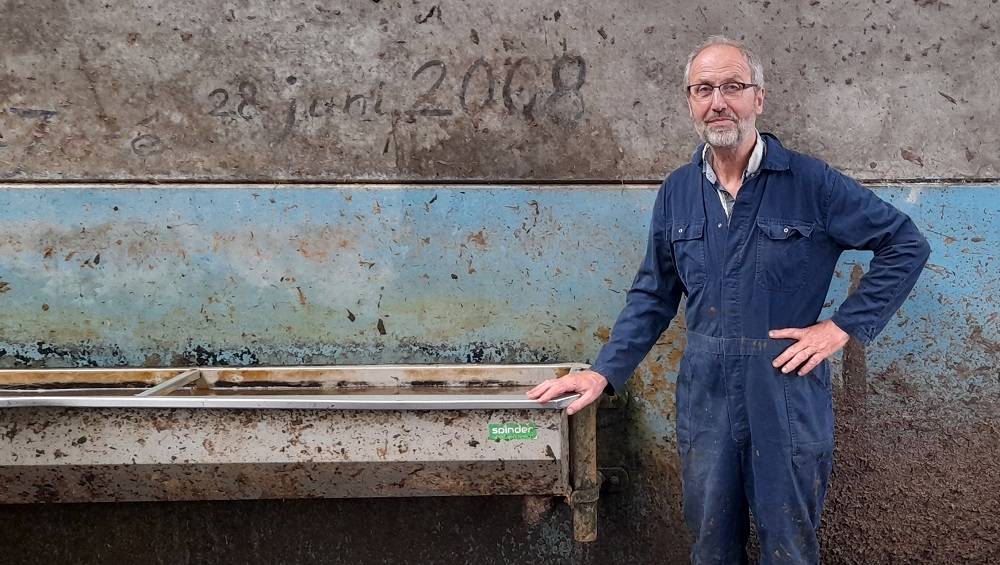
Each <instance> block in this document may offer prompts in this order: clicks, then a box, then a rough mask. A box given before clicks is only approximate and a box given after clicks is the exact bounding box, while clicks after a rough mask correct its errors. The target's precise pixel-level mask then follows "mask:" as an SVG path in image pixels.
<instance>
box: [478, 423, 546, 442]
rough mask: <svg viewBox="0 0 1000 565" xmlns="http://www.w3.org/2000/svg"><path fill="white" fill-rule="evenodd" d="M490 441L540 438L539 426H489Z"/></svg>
mask: <svg viewBox="0 0 1000 565" xmlns="http://www.w3.org/2000/svg"><path fill="white" fill-rule="evenodd" d="M486 429H487V431H488V432H489V436H490V440H498V439H535V438H536V437H538V424H490V425H489V426H487V428H486Z"/></svg>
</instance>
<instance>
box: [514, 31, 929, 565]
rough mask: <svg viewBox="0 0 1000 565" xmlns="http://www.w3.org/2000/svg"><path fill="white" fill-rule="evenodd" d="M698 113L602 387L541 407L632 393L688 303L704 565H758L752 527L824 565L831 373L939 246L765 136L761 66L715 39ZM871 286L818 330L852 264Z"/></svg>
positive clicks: (583, 387) (785, 555) (543, 393)
mask: <svg viewBox="0 0 1000 565" xmlns="http://www.w3.org/2000/svg"><path fill="white" fill-rule="evenodd" d="M685 81H686V82H685V84H686V87H685V88H686V91H685V92H686V96H687V103H688V107H689V109H690V112H691V118H692V119H693V120H694V125H695V129H696V130H697V132H698V134H699V136H700V137H701V138H702V140H703V141H705V143H704V144H703V145H702V146H701V147H699V148H698V150H697V151H696V152H695V154H694V156H693V158H692V160H691V163H689V164H687V165H685V166H683V167H681V168H679V169H677V170H676V171H674V172H673V173H672V174H671V175H670V176H669V177H668V178H667V179H666V181H664V183H663V185H662V186H661V187H660V190H659V193H658V194H657V198H656V202H655V204H654V207H653V217H652V221H651V226H650V231H649V240H648V244H647V248H646V255H645V258H644V259H643V261H642V264H641V265H640V266H639V270H638V274H637V275H636V277H635V281H634V282H633V284H632V288H631V289H630V290H629V292H628V295H627V298H626V304H625V308H624V310H623V311H622V313H621V315H620V316H619V317H618V320H617V322H616V323H615V326H614V329H613V330H612V335H611V339H610V341H609V342H608V343H607V344H606V345H605V346H604V347H603V348H602V349H601V352H600V354H599V355H598V357H597V360H596V361H595V363H594V364H593V366H592V367H591V370H589V371H583V372H580V373H575V374H571V375H567V376H564V377H562V378H560V379H553V380H549V381H546V382H544V383H542V384H540V385H538V386H537V387H535V388H534V389H533V390H532V391H531V392H529V393H528V396H529V397H530V398H535V399H538V400H539V401H547V400H549V399H551V398H553V397H555V396H556V395H559V394H562V393H565V392H579V393H580V394H581V397H580V398H579V399H577V400H576V401H575V402H574V403H573V404H572V405H570V407H569V408H568V412H569V413H570V414H572V413H573V412H576V411H577V410H579V409H580V408H582V407H583V406H585V405H587V404H588V403H590V402H593V401H594V400H595V399H596V398H597V397H598V396H600V394H601V392H602V391H605V390H609V391H614V390H617V389H620V388H621V387H622V386H623V385H624V384H625V381H626V380H627V379H628V377H629V376H630V375H631V374H632V372H633V371H634V370H635V368H636V366H638V364H639V363H640V362H641V361H642V359H643V357H645V355H646V354H647V353H648V352H649V350H650V349H651V348H652V346H653V344H655V343H656V340H657V338H658V337H659V335H660V334H661V333H662V332H663V331H664V330H665V329H666V328H667V326H668V325H669V323H670V321H671V319H672V318H673V317H674V315H675V314H676V312H677V308H678V305H679V303H680V300H681V297H682V296H683V295H687V328H688V333H687V347H686V348H685V350H684V356H683V358H682V359H681V362H680V368H679V374H678V376H677V443H678V450H679V453H680V459H681V473H682V481H683V494H684V517H685V521H686V522H687V524H688V526H689V527H690V528H691V529H692V530H693V532H694V535H695V543H694V547H693V548H692V550H691V561H692V562H693V563H746V562H747V556H746V549H745V546H746V542H747V539H748V537H749V514H748V510H752V511H753V516H754V519H755V520H756V526H757V533H758V537H759V539H760V544H761V559H762V562H763V563H817V562H818V561H819V546H818V542H817V537H816V530H817V528H818V527H819V524H820V513H821V511H822V508H823V497H824V495H825V493H826V487H827V481H828V479H829V475H830V469H831V466H832V457H833V402H832V392H831V391H832V388H831V384H830V367H829V362H828V361H827V358H828V357H829V356H830V355H832V354H833V353H835V352H837V351H838V350H840V349H841V348H842V347H843V346H844V345H845V344H846V343H847V341H848V339H849V338H850V337H851V336H853V337H855V338H857V339H859V340H861V341H862V342H864V343H868V342H871V341H872V340H873V339H874V338H875V336H876V335H877V334H878V333H879V332H880V331H881V330H882V328H883V327H885V325H886V323H887V322H888V321H889V318H890V317H891V316H892V315H893V313H894V312H895V311H896V310H897V309H898V308H899V306H900V305H901V304H902V302H903V300H904V299H905V298H906V295H907V294H908V293H909V292H910V290H911V289H912V288H913V285H914V284H915V283H916V280H917V277H918V276H919V274H920V271H921V269H922V267H923V265H924V263H925V262H926V260H927V256H928V254H929V248H928V245H927V242H926V241H925V240H924V238H923V237H922V236H921V235H920V233H919V232H918V230H917V228H916V227H915V226H914V225H913V222H912V221H911V220H910V219H909V218H908V217H907V216H906V215H904V214H903V213H901V212H899V211H898V210H896V209H895V208H893V207H892V206H890V205H889V204H887V203H885V202H883V201H882V200H880V199H879V198H877V197H876V196H875V195H874V194H873V193H872V192H871V191H869V190H867V189H865V188H864V187H862V186H860V185H859V184H858V183H857V182H855V181H853V180H852V179H850V178H847V177H845V176H843V175H842V174H840V173H839V172H837V171H835V170H833V169H831V168H830V167H829V166H828V165H826V164H825V163H823V162H821V161H819V160H816V159H813V158H811V157H807V156H805V155H801V154H798V153H795V152H793V151H789V150H788V149H785V148H784V147H783V146H782V145H781V144H780V143H779V142H778V140H777V139H776V138H774V137H773V136H771V135H768V134H763V135H761V134H760V133H758V131H757V128H756V120H757V116H759V115H760V114H761V113H762V112H763V110H764V92H765V91H764V76H763V68H762V66H761V64H760V61H759V59H758V58H757V56H756V55H754V54H753V53H752V52H751V51H750V50H749V49H748V48H747V47H745V46H744V45H742V44H741V43H738V42H735V41H731V40H729V39H726V38H724V37H719V36H713V37H711V38H709V39H708V41H706V42H705V43H704V44H703V45H701V46H699V47H698V48H697V49H695V51H694V52H693V53H692V54H691V56H690V58H689V59H688V64H687V68H686V70H685ZM845 249H866V250H870V251H873V252H874V258H873V260H872V262H871V266H870V269H869V272H868V274H867V275H865V276H864V277H863V278H862V280H861V282H860V284H859V286H858V289H857V290H856V291H855V292H854V293H853V294H851V295H850V296H849V297H848V298H847V299H846V300H844V302H843V304H841V306H840V308H839V309H838V310H837V313H836V314H834V315H833V317H832V318H830V319H825V320H822V321H817V320H818V318H819V315H820V313H821V310H822V308H823V302H824V300H825V298H826V295H827V292H828V290H829V287H830V282H831V279H832V277H833V271H834V268H835V266H836V263H837V260H838V258H839V256H840V254H841V252H842V251H843V250H845Z"/></svg>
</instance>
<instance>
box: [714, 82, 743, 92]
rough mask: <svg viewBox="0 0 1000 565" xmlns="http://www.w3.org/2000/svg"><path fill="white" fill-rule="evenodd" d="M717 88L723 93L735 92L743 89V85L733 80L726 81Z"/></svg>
mask: <svg viewBox="0 0 1000 565" xmlns="http://www.w3.org/2000/svg"><path fill="white" fill-rule="evenodd" d="M719 90H721V91H722V93H723V94H736V93H737V92H739V91H740V90H743V87H742V86H741V85H739V84H737V83H735V82H727V83H725V84H723V85H722V86H720V87H719Z"/></svg>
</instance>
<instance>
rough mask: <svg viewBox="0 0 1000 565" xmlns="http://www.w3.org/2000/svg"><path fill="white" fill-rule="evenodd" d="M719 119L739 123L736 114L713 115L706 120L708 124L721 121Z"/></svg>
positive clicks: (720, 113) (719, 113)
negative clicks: (712, 121)
mask: <svg viewBox="0 0 1000 565" xmlns="http://www.w3.org/2000/svg"><path fill="white" fill-rule="evenodd" d="M719 118H726V119H729V120H733V121H734V122H737V121H739V120H738V119H737V117H736V115H735V114H731V113H729V112H717V113H712V114H710V115H709V116H708V117H706V118H705V121H706V122H708V121H711V120H716V119H719Z"/></svg>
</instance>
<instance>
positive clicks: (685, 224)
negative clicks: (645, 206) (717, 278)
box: [670, 218, 708, 294]
mask: <svg viewBox="0 0 1000 565" xmlns="http://www.w3.org/2000/svg"><path fill="white" fill-rule="evenodd" d="M670 248H671V250H672V252H673V255H674V266H675V267H676V268H677V274H678V275H680V277H681V281H682V282H683V283H684V286H685V287H686V288H687V289H688V290H689V291H690V290H692V289H696V288H701V287H703V286H705V280H706V279H707V278H708V270H707V269H706V268H705V219H704V218H701V219H697V220H680V221H675V222H674V223H673V225H672V226H671V229H670ZM689 294H690V293H689Z"/></svg>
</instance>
